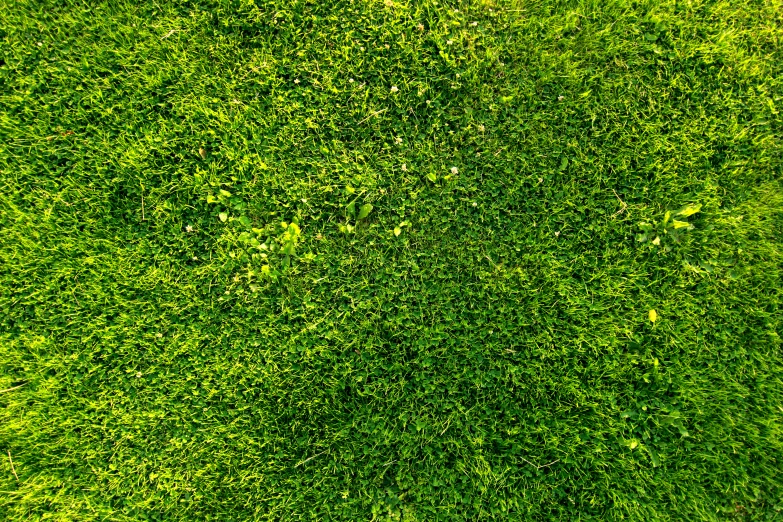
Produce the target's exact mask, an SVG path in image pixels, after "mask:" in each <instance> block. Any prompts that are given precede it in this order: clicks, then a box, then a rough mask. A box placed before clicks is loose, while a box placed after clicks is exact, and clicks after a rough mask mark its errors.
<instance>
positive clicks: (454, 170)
mask: <svg viewBox="0 0 783 522" xmlns="http://www.w3.org/2000/svg"><path fill="white" fill-rule="evenodd" d="M451 173H452V174H458V173H459V169H458V168H457V167H451Z"/></svg>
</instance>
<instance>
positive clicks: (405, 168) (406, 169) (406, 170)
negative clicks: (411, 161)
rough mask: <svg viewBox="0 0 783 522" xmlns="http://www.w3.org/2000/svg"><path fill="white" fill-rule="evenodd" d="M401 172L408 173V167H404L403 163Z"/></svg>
mask: <svg viewBox="0 0 783 522" xmlns="http://www.w3.org/2000/svg"><path fill="white" fill-rule="evenodd" d="M402 171H403V172H408V165H406V164H405V163H403V164H402Z"/></svg>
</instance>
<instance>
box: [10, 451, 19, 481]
mask: <svg viewBox="0 0 783 522" xmlns="http://www.w3.org/2000/svg"><path fill="white" fill-rule="evenodd" d="M8 462H10V463H11V471H12V472H13V474H14V477H16V481H17V482H19V475H17V474H16V468H15V467H14V461H13V460H12V459H11V450H8Z"/></svg>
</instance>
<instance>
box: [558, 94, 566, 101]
mask: <svg viewBox="0 0 783 522" xmlns="http://www.w3.org/2000/svg"><path fill="white" fill-rule="evenodd" d="M563 100H565V96H563V95H562V94H561V95H560V96H558V97H557V101H563Z"/></svg>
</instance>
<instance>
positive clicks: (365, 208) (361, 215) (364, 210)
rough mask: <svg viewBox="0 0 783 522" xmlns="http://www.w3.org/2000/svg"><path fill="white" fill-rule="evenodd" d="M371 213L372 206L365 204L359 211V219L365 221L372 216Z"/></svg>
mask: <svg viewBox="0 0 783 522" xmlns="http://www.w3.org/2000/svg"><path fill="white" fill-rule="evenodd" d="M370 212H372V205H371V204H370V203H365V204H364V205H362V207H361V208H360V209H359V216H358V218H357V219H364V218H366V217H367V216H369V215H370Z"/></svg>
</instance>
